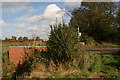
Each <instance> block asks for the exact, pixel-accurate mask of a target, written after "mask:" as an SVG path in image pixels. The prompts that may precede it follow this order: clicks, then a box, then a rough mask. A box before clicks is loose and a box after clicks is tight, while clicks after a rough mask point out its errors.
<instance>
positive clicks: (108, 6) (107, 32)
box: [70, 2, 118, 42]
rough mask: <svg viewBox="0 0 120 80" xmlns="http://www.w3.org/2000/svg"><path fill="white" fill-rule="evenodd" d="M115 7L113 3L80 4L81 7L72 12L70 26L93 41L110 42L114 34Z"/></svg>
mask: <svg viewBox="0 0 120 80" xmlns="http://www.w3.org/2000/svg"><path fill="white" fill-rule="evenodd" d="M117 7H118V6H117V5H116V4H115V3H114V2H92V3H89V2H82V3H81V7H79V8H78V9H74V10H73V11H72V18H71V20H70V25H71V26H72V27H75V28H78V27H79V28H80V32H82V33H85V34H87V35H88V36H91V37H93V39H94V40H96V41H98V42H101V41H108V42H109V41H111V40H112V39H113V37H114V35H115V34H116V31H117V26H116V25H115V24H116V18H115V15H116V12H117Z"/></svg>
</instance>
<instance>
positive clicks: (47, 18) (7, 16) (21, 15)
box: [0, 2, 80, 39]
mask: <svg viewBox="0 0 120 80" xmlns="http://www.w3.org/2000/svg"><path fill="white" fill-rule="evenodd" d="M79 6H80V3H78V2H72V3H70V2H2V3H0V12H1V13H0V15H1V16H0V27H1V28H2V35H0V39H4V38H5V37H8V38H11V36H17V37H20V36H22V37H24V36H27V37H29V38H32V35H34V36H38V37H40V38H42V39H48V36H49V32H50V25H52V24H54V23H55V21H56V19H57V20H58V22H61V20H62V16H63V19H64V21H65V22H66V23H68V22H69V20H70V16H68V15H66V13H68V12H69V11H70V10H73V9H74V8H76V7H79Z"/></svg>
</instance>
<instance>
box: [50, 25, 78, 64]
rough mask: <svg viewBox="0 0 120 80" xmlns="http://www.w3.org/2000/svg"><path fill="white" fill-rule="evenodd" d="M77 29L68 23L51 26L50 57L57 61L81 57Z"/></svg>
mask: <svg viewBox="0 0 120 80" xmlns="http://www.w3.org/2000/svg"><path fill="white" fill-rule="evenodd" d="M77 36H78V34H77V31H76V29H74V28H71V27H69V26H67V25H65V24H64V25H63V27H62V25H61V24H59V25H58V26H55V25H54V26H51V33H50V36H49V41H48V53H49V55H48V58H51V59H52V60H53V61H54V62H55V63H61V62H65V61H69V60H73V59H75V58H78V57H79V53H80V52H79V44H78V41H77V40H78V39H77Z"/></svg>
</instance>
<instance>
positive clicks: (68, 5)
mask: <svg viewBox="0 0 120 80" xmlns="http://www.w3.org/2000/svg"><path fill="white" fill-rule="evenodd" d="M64 5H65V6H66V7H79V6H80V2H64Z"/></svg>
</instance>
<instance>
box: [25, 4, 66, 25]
mask: <svg viewBox="0 0 120 80" xmlns="http://www.w3.org/2000/svg"><path fill="white" fill-rule="evenodd" d="M64 14H65V12H64V11H63V10H62V9H61V8H59V7H58V6H57V5H55V4H51V5H48V6H47V7H46V9H45V11H44V13H43V14H40V15H36V16H32V17H29V18H27V19H25V21H26V22H30V23H35V24H36V23H38V24H41V23H44V22H47V23H49V24H50V23H51V22H53V21H55V19H56V18H57V19H58V20H60V19H61V18H62V16H64Z"/></svg>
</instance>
